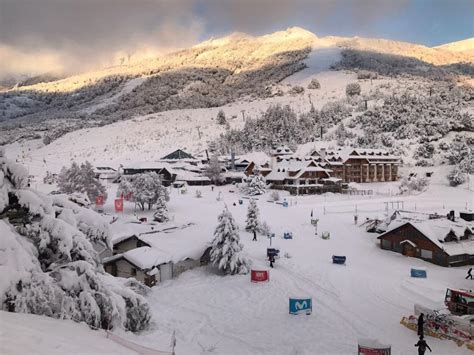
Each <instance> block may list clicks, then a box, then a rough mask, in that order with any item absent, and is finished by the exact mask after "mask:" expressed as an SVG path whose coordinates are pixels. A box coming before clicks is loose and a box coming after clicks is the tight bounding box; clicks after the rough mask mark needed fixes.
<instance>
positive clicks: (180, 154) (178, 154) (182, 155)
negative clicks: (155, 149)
mask: <svg viewBox="0 0 474 355" xmlns="http://www.w3.org/2000/svg"><path fill="white" fill-rule="evenodd" d="M161 159H162V160H172V159H195V158H194V157H193V156H192V155H191V154H188V153H186V152H185V151H184V150H182V149H177V150H175V151H174V152H171V153H169V154H168V155H165V156H164V157H163V158H161Z"/></svg>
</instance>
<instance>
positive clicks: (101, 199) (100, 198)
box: [95, 195, 104, 206]
mask: <svg viewBox="0 0 474 355" xmlns="http://www.w3.org/2000/svg"><path fill="white" fill-rule="evenodd" d="M95 204H96V205H97V206H102V205H103V204H104V196H101V195H99V196H97V197H96V198H95Z"/></svg>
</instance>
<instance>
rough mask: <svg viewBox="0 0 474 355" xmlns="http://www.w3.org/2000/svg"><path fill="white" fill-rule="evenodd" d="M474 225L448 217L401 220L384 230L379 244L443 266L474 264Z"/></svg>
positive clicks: (387, 248)
mask: <svg viewBox="0 0 474 355" xmlns="http://www.w3.org/2000/svg"><path fill="white" fill-rule="evenodd" d="M473 231H474V225H472V224H469V223H466V222H464V221H457V222H453V221H450V220H448V219H446V218H441V219H431V220H430V219H428V220H412V221H399V222H398V223H391V224H390V227H389V229H388V230H387V231H386V232H384V233H382V234H381V235H380V236H379V237H378V239H379V240H380V248H382V249H384V250H391V251H394V252H397V253H400V254H403V255H406V256H410V257H415V258H419V259H423V260H426V261H429V262H431V263H434V264H437V265H441V266H462V265H472V264H474V241H473V240H472V238H473Z"/></svg>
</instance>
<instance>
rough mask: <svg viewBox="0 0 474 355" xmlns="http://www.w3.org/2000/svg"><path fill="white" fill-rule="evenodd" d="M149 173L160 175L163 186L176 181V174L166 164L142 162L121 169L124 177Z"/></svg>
mask: <svg viewBox="0 0 474 355" xmlns="http://www.w3.org/2000/svg"><path fill="white" fill-rule="evenodd" d="M150 171H154V172H155V173H157V174H158V175H160V178H161V182H162V183H163V185H165V186H170V185H171V184H172V183H173V182H174V181H175V180H176V172H175V171H174V170H173V169H171V168H170V167H169V166H168V165H167V164H166V163H160V162H144V163H136V164H134V165H131V166H128V167H124V168H123V174H124V175H135V174H142V173H147V172H150Z"/></svg>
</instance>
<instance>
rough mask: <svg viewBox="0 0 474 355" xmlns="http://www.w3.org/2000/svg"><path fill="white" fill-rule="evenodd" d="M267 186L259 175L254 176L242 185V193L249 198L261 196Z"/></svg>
mask: <svg viewBox="0 0 474 355" xmlns="http://www.w3.org/2000/svg"><path fill="white" fill-rule="evenodd" d="M266 188H267V185H266V183H265V179H264V177H263V176H261V175H254V176H252V177H251V178H249V179H248V180H247V183H246V184H245V185H243V187H242V192H244V193H246V194H247V195H250V196H257V195H262V194H264V193H265V190H266Z"/></svg>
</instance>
